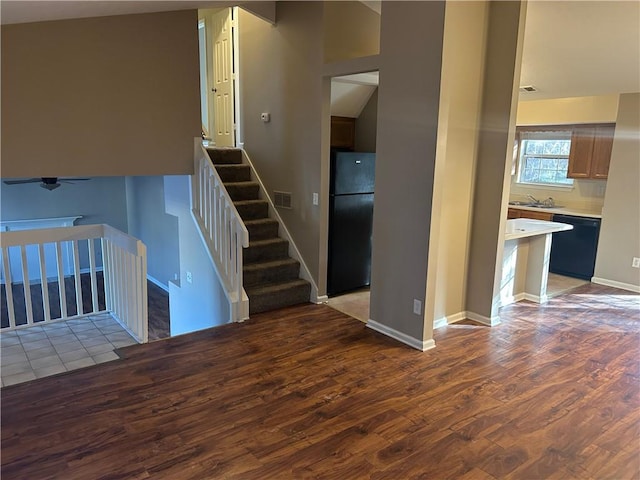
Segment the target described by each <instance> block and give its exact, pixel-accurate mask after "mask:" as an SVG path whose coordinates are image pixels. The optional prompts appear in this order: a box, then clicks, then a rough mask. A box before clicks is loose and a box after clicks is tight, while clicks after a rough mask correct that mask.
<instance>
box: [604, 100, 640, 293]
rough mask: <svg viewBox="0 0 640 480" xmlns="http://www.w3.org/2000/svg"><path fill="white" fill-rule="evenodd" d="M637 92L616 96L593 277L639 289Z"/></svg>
mask: <svg viewBox="0 0 640 480" xmlns="http://www.w3.org/2000/svg"><path fill="white" fill-rule="evenodd" d="M633 257H640V93H633V94H622V95H620V106H619V109H618V118H617V121H616V133H615V137H614V140H613V151H612V152H611V166H610V168H609V179H608V187H607V193H606V196H605V199H604V210H603V217H602V225H601V230H600V240H599V243H598V254H597V258H596V268H595V273H594V277H597V278H599V279H604V280H606V281H609V282H619V283H621V284H624V285H626V286H632V287H635V289H636V290H637V291H640V269H637V268H632V267H631V261H632V259H633Z"/></svg>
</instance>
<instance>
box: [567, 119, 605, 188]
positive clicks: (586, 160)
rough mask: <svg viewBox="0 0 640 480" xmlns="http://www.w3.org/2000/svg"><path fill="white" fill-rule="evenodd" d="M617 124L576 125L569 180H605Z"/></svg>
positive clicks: (568, 174) (573, 135)
mask: <svg viewBox="0 0 640 480" xmlns="http://www.w3.org/2000/svg"><path fill="white" fill-rule="evenodd" d="M614 130H615V124H598V125H576V126H575V127H574V128H573V133H572V135H571V152H570V153H569V169H568V171H567V177H568V178H591V179H605V178H607V176H608V174H609V162H610V160H611V147H612V146H613V133H614Z"/></svg>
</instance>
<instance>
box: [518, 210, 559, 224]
mask: <svg viewBox="0 0 640 480" xmlns="http://www.w3.org/2000/svg"><path fill="white" fill-rule="evenodd" d="M520 218H531V219H533V220H546V221H547V222H550V221H551V219H552V218H553V213H549V212H531V211H529V210H522V211H521V212H520Z"/></svg>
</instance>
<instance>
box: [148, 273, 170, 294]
mask: <svg viewBox="0 0 640 480" xmlns="http://www.w3.org/2000/svg"><path fill="white" fill-rule="evenodd" d="M147 280H149V281H150V282H151V283H153V284H154V285H155V286H156V287H160V288H161V289H162V290H164V291H165V292H167V293H169V286H168V285H164V284H163V283H162V282H161V281H160V280H158V279H157V278H154V277H152V276H151V275H149V274H148V273H147Z"/></svg>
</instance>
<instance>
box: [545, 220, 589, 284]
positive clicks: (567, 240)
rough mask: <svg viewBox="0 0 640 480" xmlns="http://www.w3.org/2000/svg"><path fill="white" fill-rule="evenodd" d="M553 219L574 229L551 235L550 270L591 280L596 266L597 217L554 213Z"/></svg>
mask: <svg viewBox="0 0 640 480" xmlns="http://www.w3.org/2000/svg"><path fill="white" fill-rule="evenodd" d="M553 221H554V222H560V223H568V224H569V225H573V230H566V231H564V232H557V233H554V234H553V239H552V240H551V258H550V259H549V271H550V272H552V273H557V274H559V275H566V276H568V277H575V278H582V279H584V280H591V277H592V276H593V270H594V268H595V265H596V251H597V249H598V236H599V235H600V219H599V218H591V217H574V216H571V215H554V216H553Z"/></svg>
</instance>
